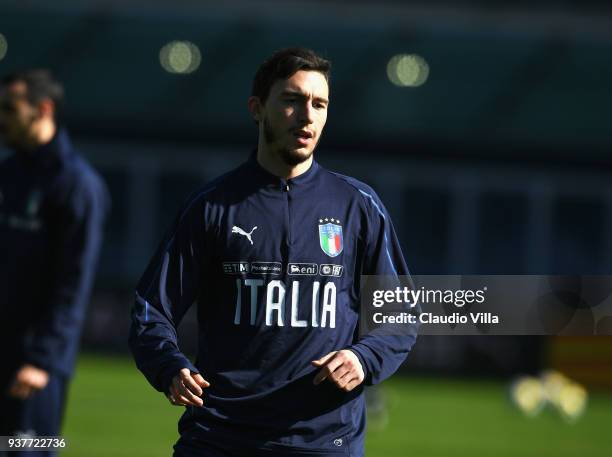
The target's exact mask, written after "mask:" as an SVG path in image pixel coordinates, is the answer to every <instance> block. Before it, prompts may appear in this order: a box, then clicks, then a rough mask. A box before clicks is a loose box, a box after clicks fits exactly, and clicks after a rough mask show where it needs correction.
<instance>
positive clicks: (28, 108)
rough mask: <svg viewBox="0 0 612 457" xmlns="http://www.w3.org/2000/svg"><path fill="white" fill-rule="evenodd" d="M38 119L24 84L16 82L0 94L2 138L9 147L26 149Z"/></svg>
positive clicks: (36, 111) (0, 129)
mask: <svg viewBox="0 0 612 457" xmlns="http://www.w3.org/2000/svg"><path fill="white" fill-rule="evenodd" d="M37 118H38V110H37V109H36V107H34V106H32V105H30V103H29V102H28V99H27V86H26V84H25V83H24V82H15V83H13V84H11V85H9V86H6V87H5V88H4V89H3V90H2V91H1V92H0V136H1V137H2V140H3V141H4V143H6V145H7V146H9V147H12V148H16V149H21V148H23V147H25V146H26V145H27V144H28V143H29V141H30V139H31V137H32V125H33V123H34V121H35V120H36V119H37Z"/></svg>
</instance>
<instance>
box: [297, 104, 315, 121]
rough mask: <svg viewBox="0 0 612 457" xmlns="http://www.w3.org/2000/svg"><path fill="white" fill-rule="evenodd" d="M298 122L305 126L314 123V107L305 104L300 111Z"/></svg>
mask: <svg viewBox="0 0 612 457" xmlns="http://www.w3.org/2000/svg"><path fill="white" fill-rule="evenodd" d="M300 121H302V122H304V123H305V124H312V123H313V122H314V107H313V106H312V104H311V103H310V102H306V103H304V104H303V105H302V107H301V109H300Z"/></svg>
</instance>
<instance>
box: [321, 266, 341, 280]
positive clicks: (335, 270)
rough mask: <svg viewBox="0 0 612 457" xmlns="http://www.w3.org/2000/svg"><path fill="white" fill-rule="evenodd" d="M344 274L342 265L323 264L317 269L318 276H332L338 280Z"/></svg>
mask: <svg viewBox="0 0 612 457" xmlns="http://www.w3.org/2000/svg"><path fill="white" fill-rule="evenodd" d="M343 272H344V267H343V266H342V265H334V264H333V263H323V264H321V266H320V268H319V274H320V275H321V276H333V277H335V278H339V277H340V276H342V273H343Z"/></svg>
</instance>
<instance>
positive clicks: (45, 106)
mask: <svg viewBox="0 0 612 457" xmlns="http://www.w3.org/2000/svg"><path fill="white" fill-rule="evenodd" d="M37 108H38V113H39V116H40V117H41V118H51V119H53V118H54V117H55V103H54V102H53V100H51V99H50V98H43V99H42V100H41V101H39V102H38V106H37Z"/></svg>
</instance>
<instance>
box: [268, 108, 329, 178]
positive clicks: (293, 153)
mask: <svg viewBox="0 0 612 457" xmlns="http://www.w3.org/2000/svg"><path fill="white" fill-rule="evenodd" d="M263 133H264V139H265V140H266V143H267V144H269V145H271V144H274V143H275V142H276V141H277V140H278V135H277V134H276V132H274V129H273V128H272V127H271V126H270V124H269V122H268V120H267V119H264V120H263ZM317 144H318V140H317ZM317 144H315V146H314V148H312V149H311V150H310V151H309V152H305V153H303V152H299V151H297V150H295V149H290V148H288V147H286V146H285V147H281V148H280V149H279V150H278V155H279V156H280V158H281V160H282V161H283V162H285V164H287V165H289V166H291V167H295V166H297V165H299V164H301V163H303V162H305V161H307V160H308V159H309V158H310V157H311V156H312V154H313V152H314V150H315V149H316V147H317Z"/></svg>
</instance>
